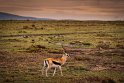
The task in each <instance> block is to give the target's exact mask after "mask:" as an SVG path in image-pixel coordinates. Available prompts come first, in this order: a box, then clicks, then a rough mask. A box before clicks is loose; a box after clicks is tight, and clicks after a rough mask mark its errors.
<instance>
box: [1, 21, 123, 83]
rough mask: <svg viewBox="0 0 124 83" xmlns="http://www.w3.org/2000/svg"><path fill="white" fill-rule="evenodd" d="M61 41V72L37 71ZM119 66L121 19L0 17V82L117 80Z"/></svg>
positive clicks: (114, 82) (55, 53)
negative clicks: (65, 58) (64, 55)
mask: <svg viewBox="0 0 124 83" xmlns="http://www.w3.org/2000/svg"><path fill="white" fill-rule="evenodd" d="M61 44H63V45H64V47H65V49H66V50H67V52H68V53H69V54H70V56H71V57H70V58H68V61H67V63H66V64H65V65H64V66H63V67H62V69H63V74H64V76H60V75H59V71H57V72H58V73H57V74H56V76H55V77H52V72H53V70H50V71H49V77H45V76H42V75H41V68H42V64H43V59H45V58H47V57H55V58H56V57H61V56H62V53H63V49H62V47H61ZM123 71H124V22H123V21H113V22H112V21H106V22H104V21H0V83H4V82H8V83H13V82H15V83H123V82H124V72H123Z"/></svg>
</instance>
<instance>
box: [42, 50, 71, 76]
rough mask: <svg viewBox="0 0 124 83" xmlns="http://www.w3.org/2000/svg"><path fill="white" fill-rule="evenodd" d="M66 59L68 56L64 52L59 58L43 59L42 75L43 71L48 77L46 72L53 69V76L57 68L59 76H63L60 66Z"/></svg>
mask: <svg viewBox="0 0 124 83" xmlns="http://www.w3.org/2000/svg"><path fill="white" fill-rule="evenodd" d="M68 57H69V55H68V54H67V53H66V52H64V54H63V56H62V57H61V58H47V59H45V60H44V63H43V68H42V75H43V73H44V71H45V74H46V76H48V74H47V71H48V70H49V69H50V68H52V67H53V68H55V69H54V72H53V76H54V75H55V73H56V68H59V70H60V72H61V76H63V73H62V68H61V66H62V65H64V64H65V62H66V60H67V58H68Z"/></svg>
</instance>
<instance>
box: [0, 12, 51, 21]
mask: <svg viewBox="0 0 124 83" xmlns="http://www.w3.org/2000/svg"><path fill="white" fill-rule="evenodd" d="M0 20H53V19H49V18H35V17H26V16H19V15H14V14H10V13H4V12H0Z"/></svg>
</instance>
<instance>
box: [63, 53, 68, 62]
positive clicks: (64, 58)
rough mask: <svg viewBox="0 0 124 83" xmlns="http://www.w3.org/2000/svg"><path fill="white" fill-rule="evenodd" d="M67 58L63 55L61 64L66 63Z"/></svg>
mask: <svg viewBox="0 0 124 83" xmlns="http://www.w3.org/2000/svg"><path fill="white" fill-rule="evenodd" d="M67 58H68V56H66V55H65V54H63V56H62V59H63V60H64V61H63V64H64V63H65V62H66V61H67Z"/></svg>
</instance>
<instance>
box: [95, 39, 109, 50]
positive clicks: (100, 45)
mask: <svg viewBox="0 0 124 83" xmlns="http://www.w3.org/2000/svg"><path fill="white" fill-rule="evenodd" d="M96 48H98V49H108V48H110V42H103V41H99V42H98V45H96Z"/></svg>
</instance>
